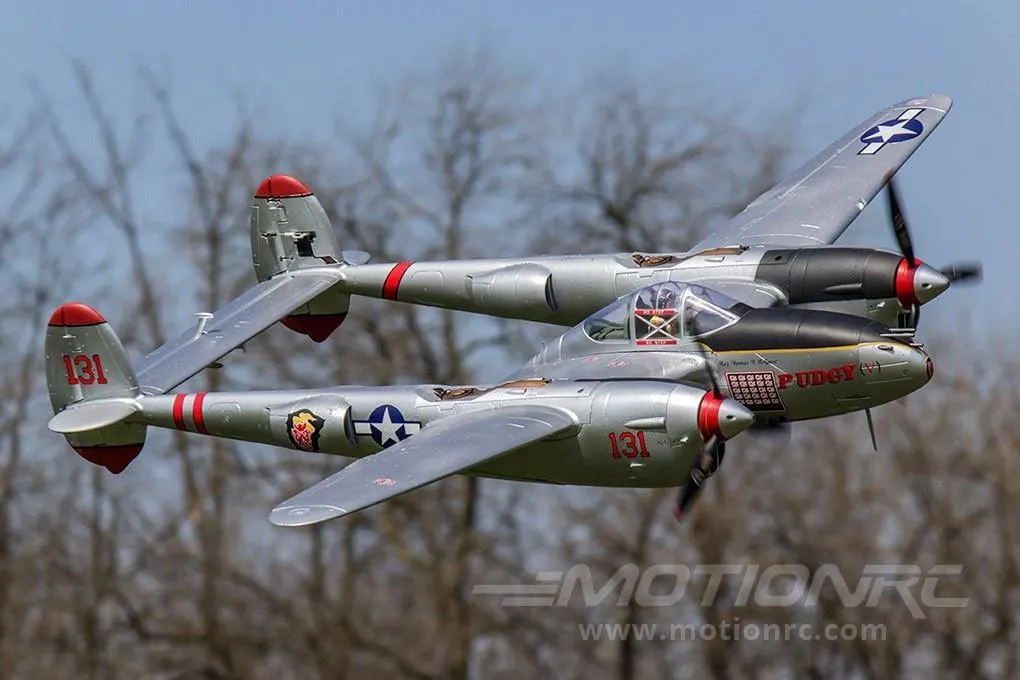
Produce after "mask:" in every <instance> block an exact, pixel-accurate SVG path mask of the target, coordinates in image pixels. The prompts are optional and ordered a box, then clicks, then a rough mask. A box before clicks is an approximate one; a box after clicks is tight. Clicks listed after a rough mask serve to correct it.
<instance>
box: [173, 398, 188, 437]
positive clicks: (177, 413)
mask: <svg viewBox="0 0 1020 680" xmlns="http://www.w3.org/2000/svg"><path fill="white" fill-rule="evenodd" d="M187 396H188V395H186V394H184V393H183V392H182V393H181V394H178V395H177V396H176V397H174V408H173V416H174V427H176V428H177V429H178V430H185V429H186V428H185V427H184V399H185V398H186V397H187Z"/></svg>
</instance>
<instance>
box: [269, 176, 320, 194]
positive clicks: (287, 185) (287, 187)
mask: <svg viewBox="0 0 1020 680" xmlns="http://www.w3.org/2000/svg"><path fill="white" fill-rule="evenodd" d="M311 195H312V190H311V189H309V188H308V187H307V186H305V183H304V182H302V181H301V180H299V179H297V178H296V177H291V176H290V175H270V176H269V177H266V178H265V179H264V180H262V184H260V185H259V188H258V190H256V191H255V198H293V197H295V196H311Z"/></svg>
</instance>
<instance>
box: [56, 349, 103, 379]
mask: <svg viewBox="0 0 1020 680" xmlns="http://www.w3.org/2000/svg"><path fill="white" fill-rule="evenodd" d="M64 370H65V371H67V384H68V385H77V384H79V383H81V384H82V385H91V384H92V383H96V384H98V385H105V384H106V373H104V372H103V361H102V359H100V358H99V355H98V354H93V355H92V356H91V357H90V356H89V355H87V354H74V355H71V354H65V355H64Z"/></svg>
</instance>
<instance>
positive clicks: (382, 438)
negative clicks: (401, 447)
mask: <svg viewBox="0 0 1020 680" xmlns="http://www.w3.org/2000/svg"><path fill="white" fill-rule="evenodd" d="M403 426H404V424H403V423H394V422H393V420H392V419H391V418H390V409H389V408H388V407H387V408H386V409H384V410H383V417H382V420H381V421H380V422H378V423H372V428H373V429H375V430H378V431H379V443H380V444H382V445H383V446H386V445H387V444H388V443H390V442H399V441H400V436H399V435H398V434H397V431H398V430H399V429H400V428H401V427H403Z"/></svg>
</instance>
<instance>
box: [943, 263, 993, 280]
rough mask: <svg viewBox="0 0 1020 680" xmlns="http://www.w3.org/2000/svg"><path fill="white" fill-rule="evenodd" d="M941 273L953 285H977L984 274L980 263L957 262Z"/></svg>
mask: <svg viewBox="0 0 1020 680" xmlns="http://www.w3.org/2000/svg"><path fill="white" fill-rule="evenodd" d="M939 271H941V272H942V273H943V274H944V275H945V276H946V278H947V279H949V280H950V281H952V282H953V283H957V282H962V281H972V282H974V283H977V282H978V281H980V280H981V278H982V276H983V274H984V272H983V271H982V267H981V263H980V262H956V263H954V264H950V265H947V266H945V267H943V268H942V269H940V270H939Z"/></svg>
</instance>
